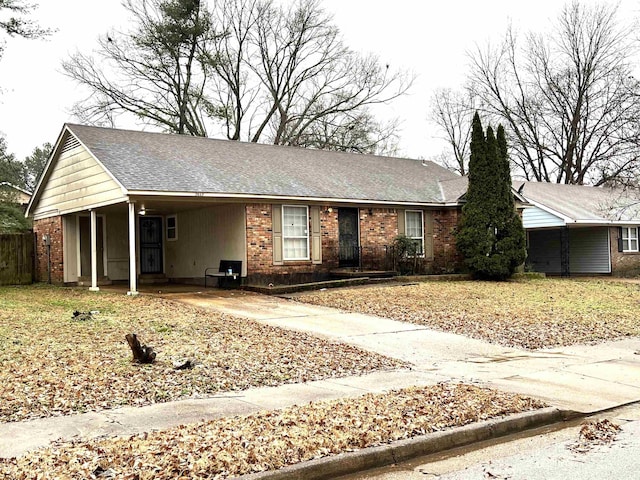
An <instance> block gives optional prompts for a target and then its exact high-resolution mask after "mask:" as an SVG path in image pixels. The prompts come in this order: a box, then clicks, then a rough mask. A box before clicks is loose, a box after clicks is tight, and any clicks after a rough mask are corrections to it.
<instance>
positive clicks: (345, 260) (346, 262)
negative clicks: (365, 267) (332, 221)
mask: <svg viewBox="0 0 640 480" xmlns="http://www.w3.org/2000/svg"><path fill="white" fill-rule="evenodd" d="M338 235H339V238H340V240H339V242H340V256H339V259H340V266H341V267H357V266H359V265H360V249H359V248H358V209H357V208H340V209H338Z"/></svg>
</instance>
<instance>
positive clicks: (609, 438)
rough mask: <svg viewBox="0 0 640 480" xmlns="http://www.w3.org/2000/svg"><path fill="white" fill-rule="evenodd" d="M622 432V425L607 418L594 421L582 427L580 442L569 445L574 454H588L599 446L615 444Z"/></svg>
mask: <svg viewBox="0 0 640 480" xmlns="http://www.w3.org/2000/svg"><path fill="white" fill-rule="evenodd" d="M620 430H621V428H620V425H617V424H615V423H613V422H612V421H611V420H608V419H606V418H605V419H604V420H592V421H590V422H587V423H585V424H584V425H582V427H581V428H580V434H579V436H578V441H577V442H576V443H573V444H571V445H569V446H568V448H569V449H570V450H571V451H573V452H577V453H586V452H588V451H589V450H592V449H593V448H595V447H596V446H597V445H607V444H609V443H611V442H613V441H614V440H615V439H616V436H617V435H618V432H619V431H620Z"/></svg>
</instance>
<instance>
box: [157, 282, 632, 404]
mask: <svg viewBox="0 0 640 480" xmlns="http://www.w3.org/2000/svg"><path fill="white" fill-rule="evenodd" d="M168 298H171V299H173V300H176V301H180V302H184V303H187V304H190V305H195V306H198V307H202V308H206V309H212V310H216V311H219V312H223V313H227V314H230V315H235V316H239V317H244V318H248V319H251V320H255V321H257V322H261V323H265V324H268V325H272V326H277V327H282V328H288V329H292V330H298V331H303V332H308V333H311V334H314V335H319V336H322V337H325V338H328V339H331V340H334V341H340V342H344V343H348V344H351V345H355V346H358V347H360V348H363V349H366V350H370V351H374V352H377V353H380V354H382V355H387V356H389V357H393V358H397V359H400V360H404V361H407V362H410V363H411V364H413V365H414V366H415V367H414V370H416V371H417V372H422V373H424V374H428V375H429V376H430V377H432V378H433V379H434V380H436V379H441V380H460V381H464V382H471V383H477V384H482V385H487V386H492V387H496V388H500V389H503V390H507V391H513V392H517V393H522V394H527V395H530V396H533V397H536V398H540V399H542V400H544V401H546V402H548V403H549V404H550V405H552V406H555V407H559V408H562V409H568V410H573V411H576V412H580V413H592V412H596V411H600V410H604V409H609V408H613V407H616V406H620V405H624V404H627V403H630V402H635V401H640V355H638V354H637V353H636V352H640V338H629V339H625V340H620V341H614V342H608V343H604V344H599V345H591V346H589V345H578V346H571V347H562V348H554V349H544V350H534V351H529V350H521V349H517V348H509V347H503V346H500V345H495V344H490V343H488V342H484V341H481V340H475V339H470V338H467V337H464V336H461V335H455V334H451V333H445V332H439V331H435V330H431V329H428V328H424V327H422V326H419V325H414V324H410V323H404V322H398V321H395V320H389V319H386V318H380V317H375V316H371V315H362V314H357V313H349V312H344V311H341V310H337V309H334V308H328V307H320V306H315V305H308V304H303V303H300V302H297V301H294V300H291V299H285V298H278V297H269V296H264V295H259V294H254V293H250V292H242V291H236V292H227V293H225V294H222V295H221V294H217V293H208V292H205V293H177V294H171V295H168ZM417 372H416V373H417Z"/></svg>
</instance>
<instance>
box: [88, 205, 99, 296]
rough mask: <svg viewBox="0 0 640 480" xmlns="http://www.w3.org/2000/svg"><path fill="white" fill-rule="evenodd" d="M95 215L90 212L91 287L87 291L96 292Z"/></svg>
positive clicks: (93, 211) (96, 239)
mask: <svg viewBox="0 0 640 480" xmlns="http://www.w3.org/2000/svg"><path fill="white" fill-rule="evenodd" d="M97 224H98V219H97V214H96V211H95V210H91V287H89V290H90V291H92V292H97V291H99V290H100V287H98V234H97Z"/></svg>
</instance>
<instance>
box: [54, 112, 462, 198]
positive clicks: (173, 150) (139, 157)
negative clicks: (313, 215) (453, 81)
mask: <svg viewBox="0 0 640 480" xmlns="http://www.w3.org/2000/svg"><path fill="white" fill-rule="evenodd" d="M66 128H67V129H68V130H69V131H70V132H71V133H73V135H75V136H76V137H77V138H78V140H80V142H82V144H83V145H84V146H85V147H86V148H87V149H89V151H90V152H91V153H92V154H93V155H94V157H96V158H97V159H98V160H99V161H100V162H101V163H102V165H104V166H105V167H106V168H107V169H108V170H109V172H110V173H111V174H112V175H113V176H114V177H115V178H116V179H117V181H118V182H120V184H121V185H122V186H123V187H124V188H125V189H127V190H128V191H129V192H130V193H136V192H202V193H212V194H213V193H216V194H230V195H234V194H236V195H238V194H241V195H262V196H278V197H279V196H283V197H303V198H326V199H351V200H358V201H371V202H381V201H383V202H399V203H418V204H425V203H426V204H428V203H438V204H442V203H445V202H446V201H447V200H448V199H447V198H445V195H444V193H443V190H442V189H441V188H440V185H439V181H440V180H451V179H456V178H459V177H458V176H457V175H456V174H454V173H452V172H450V171H448V170H446V169H445V168H443V167H441V166H439V165H437V164H435V163H433V162H429V161H419V160H409V159H404V158H390V157H382V156H375V155H361V154H355V153H343V152H330V151H322V150H311V149H304V148H297V147H282V146H274V145H264V144H256V143H245V142H236V141H229V140H216V139H211V138H202V137H192V136H187V135H176V134H163V133H150V132H139V131H132V130H118V129H110V128H101V127H89V126H83V125H73V124H67V125H66ZM453 202H455V199H453Z"/></svg>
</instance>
